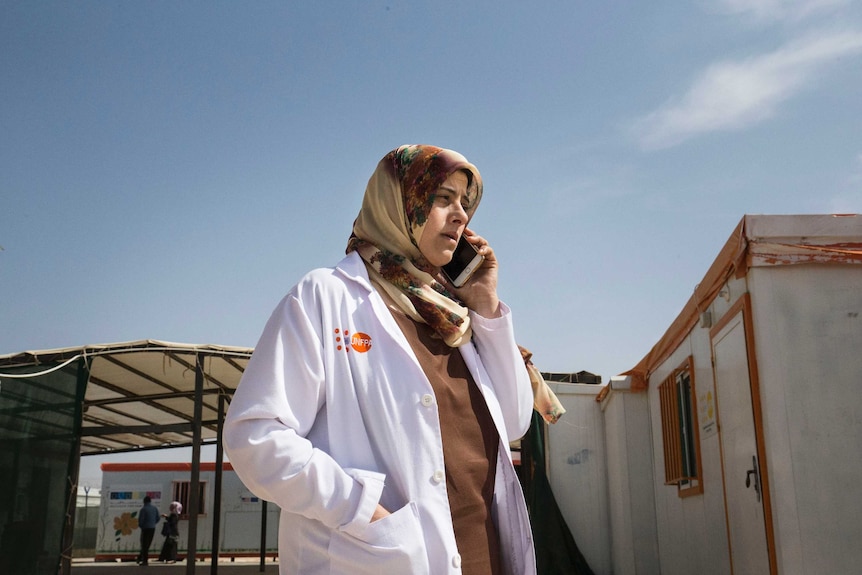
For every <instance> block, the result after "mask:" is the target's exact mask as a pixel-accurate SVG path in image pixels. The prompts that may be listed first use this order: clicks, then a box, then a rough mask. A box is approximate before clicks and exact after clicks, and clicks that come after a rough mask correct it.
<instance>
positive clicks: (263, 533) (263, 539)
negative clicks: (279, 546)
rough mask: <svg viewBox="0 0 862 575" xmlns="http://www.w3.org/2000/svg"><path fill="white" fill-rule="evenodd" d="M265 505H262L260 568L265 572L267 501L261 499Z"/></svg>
mask: <svg viewBox="0 0 862 575" xmlns="http://www.w3.org/2000/svg"><path fill="white" fill-rule="evenodd" d="M260 501H261V503H262V504H263V505H261V506H260V508H261V513H260V569H259V571H260V572H261V573H263V572H264V571H266V511H267V510H266V505H267V504H266V501H265V500H263V499H261V500H260Z"/></svg>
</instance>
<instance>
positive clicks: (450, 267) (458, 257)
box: [443, 235, 485, 288]
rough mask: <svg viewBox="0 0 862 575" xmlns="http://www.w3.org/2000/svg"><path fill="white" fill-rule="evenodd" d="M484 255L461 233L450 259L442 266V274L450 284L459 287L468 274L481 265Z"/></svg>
mask: <svg viewBox="0 0 862 575" xmlns="http://www.w3.org/2000/svg"><path fill="white" fill-rule="evenodd" d="M484 261H485V256H483V255H481V254H480V253H479V252H478V251H477V250H476V248H475V247H474V246H473V244H471V243H470V242H468V241H467V238H466V237H465V236H464V235H462V236H461V239H460V240H458V245H457V246H456V247H455V253H454V254H453V255H452V261H450V262H449V263H448V264H446V265H445V266H443V274H444V275H445V276H446V279H448V280H449V281H450V282H452V285H453V286H455V287H457V288H459V287H461V286H463V285H464V284H465V283H467V280H469V279H470V276H472V275H473V272H475V271H476V270H477V269H479V268H480V267H481V266H482V262H484Z"/></svg>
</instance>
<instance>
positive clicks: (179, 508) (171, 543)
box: [159, 501, 183, 563]
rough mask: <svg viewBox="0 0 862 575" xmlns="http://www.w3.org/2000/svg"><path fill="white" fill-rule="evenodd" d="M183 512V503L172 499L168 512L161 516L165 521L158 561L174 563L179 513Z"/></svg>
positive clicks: (178, 534)
mask: <svg viewBox="0 0 862 575" xmlns="http://www.w3.org/2000/svg"><path fill="white" fill-rule="evenodd" d="M182 512H183V504H182V503H180V502H179V501H174V502H173V503H171V506H170V513H169V514H168V515H165V514H164V513H162V517H164V518H165V523H164V525H162V535H164V536H165V542H164V544H163V545H162V552H161V553H160V554H159V561H164V562H166V563H176V561H177V541H178V540H179V538H180V527H179V523H180V513H182Z"/></svg>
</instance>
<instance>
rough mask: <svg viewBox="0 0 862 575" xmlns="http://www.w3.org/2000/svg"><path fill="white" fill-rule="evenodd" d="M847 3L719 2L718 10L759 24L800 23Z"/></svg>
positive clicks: (813, 0)
mask: <svg viewBox="0 0 862 575" xmlns="http://www.w3.org/2000/svg"><path fill="white" fill-rule="evenodd" d="M849 3H850V0H719V2H718V9H719V10H720V11H722V12H725V13H728V14H738V15H743V16H746V17H753V18H754V19H755V20H756V21H759V22H764V21H765V22H775V21H800V20H804V19H807V18H810V17H812V16H815V15H818V14H823V13H826V12H830V11H835V10H836V9H839V8H841V7H843V6H846V5H848V4H849Z"/></svg>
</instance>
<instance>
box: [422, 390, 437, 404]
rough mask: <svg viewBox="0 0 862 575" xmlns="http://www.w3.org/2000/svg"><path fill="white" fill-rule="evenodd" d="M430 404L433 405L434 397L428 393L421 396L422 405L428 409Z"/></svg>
mask: <svg viewBox="0 0 862 575" xmlns="http://www.w3.org/2000/svg"><path fill="white" fill-rule="evenodd" d="M432 403H434V396H433V395H431V394H430V393H426V394H425V395H423V396H422V405H424V406H425V407H429V406H430V405H431V404H432Z"/></svg>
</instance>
